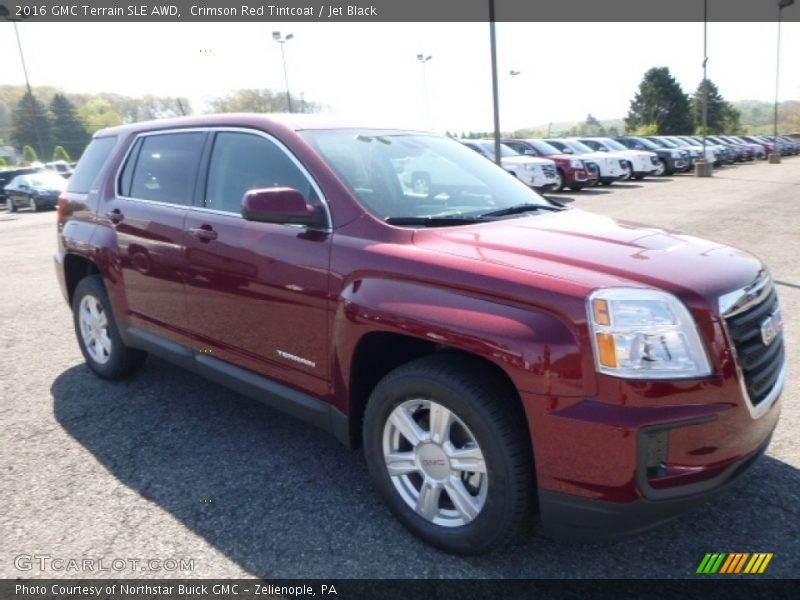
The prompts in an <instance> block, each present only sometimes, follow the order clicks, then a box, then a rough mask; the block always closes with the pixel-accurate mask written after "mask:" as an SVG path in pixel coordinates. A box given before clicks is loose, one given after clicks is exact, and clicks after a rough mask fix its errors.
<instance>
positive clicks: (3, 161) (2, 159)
mask: <svg viewBox="0 0 800 600" xmlns="http://www.w3.org/2000/svg"><path fill="white" fill-rule="evenodd" d="M7 166H8V163H7V162H6V158H5V156H0V167H7Z"/></svg>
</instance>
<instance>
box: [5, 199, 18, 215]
mask: <svg viewBox="0 0 800 600" xmlns="http://www.w3.org/2000/svg"><path fill="white" fill-rule="evenodd" d="M6 210H7V211H8V212H10V213H12V212H16V210H17V207H16V206H14V203H13V202H12V201H11V196H8V197H6Z"/></svg>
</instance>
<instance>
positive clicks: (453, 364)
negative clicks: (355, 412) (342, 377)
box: [363, 353, 534, 555]
mask: <svg viewBox="0 0 800 600" xmlns="http://www.w3.org/2000/svg"><path fill="white" fill-rule="evenodd" d="M425 402H428V403H431V402H432V403H436V404H438V405H439V406H438V408H439V409H441V408H442V407H444V408H445V409H447V410H448V411H450V413H451V414H452V415H454V419H452V420H448V423H450V425H447V426H446V429H445V431H447V434H446V436H445V437H446V441H450V442H451V445H450V448H452V447H453V444H455V445H456V446H457V439H456V437H458V434H459V432H461V433H462V436H461V437H462V438H468V439H470V440H471V442H474V443H467V444H466V445H465V446H463V447H462V448H461V449H464V448H467V447H469V448H470V449H471V450H472V451H474V449H475V447H477V449H478V451H479V452H480V453H482V460H483V462H482V463H480V464H482V465H483V466H484V467H485V471H486V475H485V479H484V476H483V475H481V474H480V473H477V472H474V473H471V474H468V473H466V472H465V469H464V468H463V467H461V468H458V467H453V466H452V464H451V463H450V462H449V461H450V458H447V457H445V459H444V461H441V460H440V461H439V463H441V464H440V466H437V467H430V466H427V467H425V468H427V469H433V468H443V469H444V470H445V471H447V472H449V475H442V476H441V477H442V479H440V481H441V483H440V484H439V486H440V488H441V486H445V488H446V489H444V490H442V489H440V491H439V492H438V494H437V495H435V497H436V498H437V499H436V500H435V508H434V510H435V511H437V515H442V514H446V513H447V512H448V511H449V512H450V513H456V514H457V515H458V514H460V511H459V510H458V507H457V502H456V501H455V500H454V499H451V495H450V491H449V490H450V488H447V485H448V484H450V485H451V486H453V485H454V484H453V481H454V480H453V478H452V474H453V472H454V470H455V471H458V472H459V474H460V477H461V478H460V479H459V478H456V479H455V482H456V484H459V485H461V486H462V487H463V488H464V489H466V487H467V485H470V486H471V485H472V484H473V482H474V479H470V478H475V477H477V479H478V482H479V483H478V484H477V488H478V490H480V489H482V488H481V486H482V485H485V495H484V496H483V500H482V502H483V504H482V505H481V506H480V507H479V508H477V512H476V514H474V515H472V516H471V517H470V518H471V520H469V521H468V522H466V523H463V524H457V525H452V524H451V525H450V526H447V525H442V524H437V523H434V522H433V519H431V518H428V517H425V516H423V515H422V514H420V512H418V511H417V510H415V508H414V507H412V506H411V504H410V503H409V502H410V501H409V500H408V499H406V498H404V497H403V496H402V495H401V492H400V491H399V489H398V487H396V485H402V484H401V483H399V482H398V480H400V479H402V477H404V476H405V475H401V476H396V477H395V479H394V480H393V478H392V476H390V475H389V471H388V468H387V466H386V461H385V459H384V449H385V445H386V444H387V443H388V442H387V440H391V439H392V438H391V435H390V433H391V431H392V428H393V427H394V426H393V425H392V423H393V421H390V417H391V416H392V415H393V414H395V415H396V414H397V412H396V411H400V410H403V408H404V407H408V406H409V405H410V406H414V405H415V404H416V403H425ZM433 406H434V405H431V407H430V408H429V409H428V412H427V415H428V418H429V417H430V414H431V412H432V410H431V409H432V407H433ZM406 410H408V411H410V410H411V409H410V408H406ZM405 414H410V413H405ZM413 414H418V415H421V416H420V417H419V419H420V420H419V421H417V423H418V425H419V424H424V423H425V419H426V417H425V414H426V413H425V409H424V408H422V409H421V410H417V411H416V412H415V413H413ZM412 418H416V417H413V416H412ZM456 421H458V422H456ZM525 422H526V421H525V416H524V413H523V410H522V406H521V404H520V402H519V399H518V397H517V395H516V391H515V390H514V389H513V387H511V386H510V385H509V384H508V382H507V381H505V380H504V379H502V378H501V377H498V376H497V375H496V373H495V372H494V371H493V370H491V368H490V367H488V366H487V365H485V364H484V363H482V362H481V361H479V360H477V359H473V358H471V357H465V356H460V355H452V354H448V353H443V354H438V355H434V356H427V357H424V358H421V359H417V360H415V361H412V362H410V363H407V364H405V365H402V366H400V367H398V368H397V369H395V370H394V371H392V372H390V373H389V374H388V375H386V377H384V378H383V379H382V380H381V381H380V382H379V383H378V385H377V386H376V387H375V389H374V391H373V392H372V394H371V395H370V398H369V402H368V404H367V408H366V413H365V415H364V425H363V427H364V430H363V434H364V436H363V439H364V453H365V455H366V460H367V466H368V468H369V471H370V475H371V476H372V479H373V482H374V484H375V486H376V487H377V489H378V491H379V493H380V494H381V496H382V497H383V499H384V501H385V502H386V504H387V505H388V507H389V509H390V510H391V511H392V513H393V514H394V515H395V516H396V517H397V518H398V519H399V520H400V522H401V523H403V525H405V526H406V527H407V528H408V529H409V530H410V531H411V532H412V533H413V534H414V535H416V536H417V537H419V538H421V539H423V540H424V541H426V542H428V543H430V544H432V545H434V546H436V547H437V548H440V549H441V550H444V551H446V552H452V553H455V554H462V555H470V554H481V553H484V552H487V551H489V550H491V549H492V548H496V547H499V546H502V545H504V544H506V543H508V542H510V541H511V540H513V539H514V538H515V537H516V536H517V535H518V534H520V533H521V532H522V531H523V525H524V524H526V523H527V522H528V519H529V518H530V513H531V506H532V503H533V489H534V485H533V473H534V470H533V457H532V452H531V445H530V438H529V435H528V431H527V427H525V426H524V423H525ZM428 423H430V421H428ZM462 425H463V426H464V427H463V428H462ZM420 427H422V425H420ZM429 427H430V426H429ZM430 429H433V428H432V427H430ZM463 432H466V436H464V435H463ZM423 433H424V431H423ZM427 433H429V434H430V431H429V432H427ZM453 436H456V437H453ZM469 436H472V437H471V438H470V437H469ZM394 439H401V440H403V439H404V438H394ZM454 440H455V441H454ZM434 442H435V438H433V437H429V438H427V439H426V438H425V437H424V436H423V437H421V438H420V443H418V444H417V446H416V447H412V446H411V445H410V444H407V446H408V447H409V448H412V450H411V454H413V456H414V463H413V464H414V465H418V467H416V468H415V467H413V466H412V467H410V468H411V470H415V473H414V474H413V475H416V477H417V480H418V481H419V486H418V488H417V490H416V491H417V493H418V495H419V496H418V498H417V500H416V502H417V507H419V506H420V505H421V497H422V494H421V493H420V492H421V491H422V487H423V483H422V482H423V481H425V480H426V479H425V478H427V477H429V476H430V474H429V473H426V472H425V471H423V467H422V463H423V462H425V463H426V464H430V463H433V462H435V461H431V460H426V459H424V457H425V456H426V454H425V452H427V451H429V450H430V448H431V447H432V446H436V444H435V443H434ZM440 442H441V443H442V444H443V446H442V447H443V448H445V447H447V444H445V441H442V439H441V438H440ZM406 443H407V442H406ZM443 456H444V455H443ZM408 464H412V463H411V462H410V461H409V462H408ZM448 470H449V471H448ZM413 475H408V479H409V480H411V478H412V476H413ZM448 477H449V479H448ZM431 481H432V480H431ZM408 489H410V488H408ZM412 493H413V492H412ZM476 493H477V494H480V493H481V492H480V491H476ZM463 497H464V496H463V495H461V496H459V495H458V494H457V495H456V498H463ZM471 498H479V496H477V495H476V496H472V497H471ZM412 502H413V499H412ZM448 503H449V504H448ZM448 507H449V508H448ZM437 518H439V517H437Z"/></svg>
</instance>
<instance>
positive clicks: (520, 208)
mask: <svg viewBox="0 0 800 600" xmlns="http://www.w3.org/2000/svg"><path fill="white" fill-rule="evenodd" d="M537 210H547V211H560V210H565V208H564V207H563V206H551V205H549V204H516V205H514V206H509V207H508V208H501V209H500V210H493V211H491V212H487V213H483V214H482V215H481V217H484V218H487V217H489V218H490V217H506V216H508V215H518V214H521V213H525V212H533V211H537Z"/></svg>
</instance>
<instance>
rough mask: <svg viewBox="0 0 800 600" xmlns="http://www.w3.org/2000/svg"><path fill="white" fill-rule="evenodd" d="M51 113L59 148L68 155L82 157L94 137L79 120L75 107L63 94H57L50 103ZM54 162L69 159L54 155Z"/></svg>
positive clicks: (54, 135)
mask: <svg viewBox="0 0 800 600" xmlns="http://www.w3.org/2000/svg"><path fill="white" fill-rule="evenodd" d="M50 112H51V113H52V115H53V139H54V140H55V142H56V143H57V144H59V146H58V148H61V149H62V150H64V151H65V153H66V154H68V155H72V156H80V155H81V154H82V153H83V149H84V148H86V145H87V144H88V143H89V141H90V140H91V139H92V137H91V136H90V135H89V132H88V131H86V126H85V125H84V124H83V123H82V122H81V120H80V119H79V118H78V113H77V112H76V110H75V105H74V104H72V102H70V101H69V100H67V97H66V96H64V95H63V94H56V95H55V96H53V99H52V100H51V102H50ZM62 146H63V147H62ZM53 160H68V159H58V158H56V157H55V155H53Z"/></svg>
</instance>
